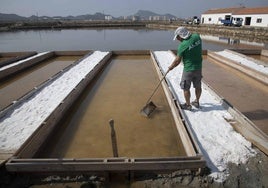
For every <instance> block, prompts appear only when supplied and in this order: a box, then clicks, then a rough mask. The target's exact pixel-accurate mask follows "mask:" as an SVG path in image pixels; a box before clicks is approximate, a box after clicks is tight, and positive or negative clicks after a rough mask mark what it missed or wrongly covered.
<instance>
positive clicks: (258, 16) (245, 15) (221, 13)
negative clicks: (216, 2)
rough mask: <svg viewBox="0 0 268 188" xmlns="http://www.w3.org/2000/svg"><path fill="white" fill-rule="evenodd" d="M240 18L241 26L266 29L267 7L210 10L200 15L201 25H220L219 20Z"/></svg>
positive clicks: (267, 25)
mask: <svg viewBox="0 0 268 188" xmlns="http://www.w3.org/2000/svg"><path fill="white" fill-rule="evenodd" d="M231 17H234V18H239V17H240V18H242V19H243V23H242V25H248V26H257V27H268V7H257V8H245V7H238V8H223V9H211V10H208V11H206V12H204V13H203V14H202V15H201V23H203V24H222V23H221V20H225V19H230V18H231Z"/></svg>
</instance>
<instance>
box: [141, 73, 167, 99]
mask: <svg viewBox="0 0 268 188" xmlns="http://www.w3.org/2000/svg"><path fill="white" fill-rule="evenodd" d="M168 72H169V69H168V70H167V72H166V73H165V74H164V76H163V78H161V80H160V81H159V83H158V84H157V86H156V88H155V90H154V91H153V93H152V95H151V96H150V97H149V99H148V100H147V102H146V104H148V103H149V102H150V100H151V99H152V97H153V96H154V94H155V92H156V90H157V89H158V87H159V86H160V84H161V82H162V81H163V80H164V78H165V77H166V75H167V73H168Z"/></svg>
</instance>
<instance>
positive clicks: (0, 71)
mask: <svg viewBox="0 0 268 188" xmlns="http://www.w3.org/2000/svg"><path fill="white" fill-rule="evenodd" d="M53 55H54V53H53V52H44V53H39V54H37V55H35V56H31V57H29V58H27V59H23V60H20V61H18V62H13V63H12V64H8V65H6V66H3V67H1V68H0V79H4V78H5V77H7V76H10V75H12V74H15V73H17V72H19V71H22V70H24V69H26V68H28V67H30V66H33V65H35V64H38V63H40V62H41V61H43V60H44V59H47V58H49V57H52V56H53Z"/></svg>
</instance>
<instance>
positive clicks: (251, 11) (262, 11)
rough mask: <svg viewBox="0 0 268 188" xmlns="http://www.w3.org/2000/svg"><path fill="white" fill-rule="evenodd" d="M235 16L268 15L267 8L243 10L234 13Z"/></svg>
mask: <svg viewBox="0 0 268 188" xmlns="http://www.w3.org/2000/svg"><path fill="white" fill-rule="evenodd" d="M235 14H268V7H256V8H244V9H241V10H238V11H236V12H235Z"/></svg>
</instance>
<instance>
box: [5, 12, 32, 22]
mask: <svg viewBox="0 0 268 188" xmlns="http://www.w3.org/2000/svg"><path fill="white" fill-rule="evenodd" d="M18 20H27V18H25V17H22V16H18V15H16V14H2V13H0V21H18Z"/></svg>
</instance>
